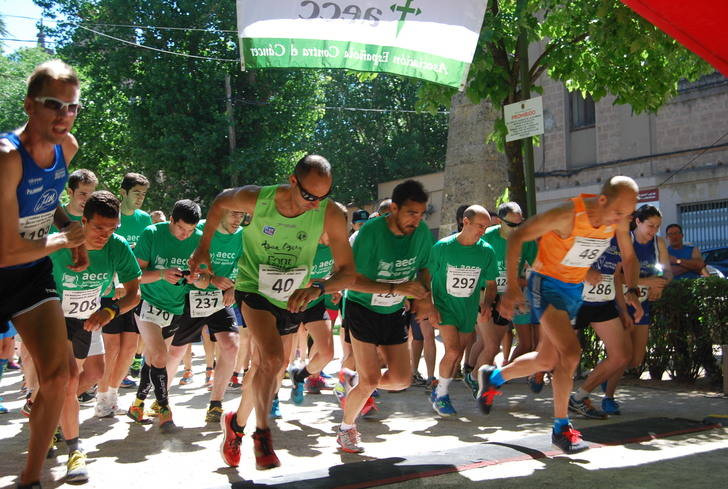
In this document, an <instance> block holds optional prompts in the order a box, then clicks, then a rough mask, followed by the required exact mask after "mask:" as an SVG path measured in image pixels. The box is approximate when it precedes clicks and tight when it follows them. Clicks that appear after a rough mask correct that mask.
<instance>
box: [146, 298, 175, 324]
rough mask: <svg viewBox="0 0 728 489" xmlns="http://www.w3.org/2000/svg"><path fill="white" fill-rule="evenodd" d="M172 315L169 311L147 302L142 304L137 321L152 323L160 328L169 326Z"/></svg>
mask: <svg viewBox="0 0 728 489" xmlns="http://www.w3.org/2000/svg"><path fill="white" fill-rule="evenodd" d="M173 317H174V314H172V313H171V312H169V311H165V310H163V309H160V308H158V307H157V306H154V305H152V304H150V303H148V302H147V301H143V302H142V313H141V314H140V315H139V319H141V320H142V321H147V322H150V323H154V324H156V325H157V326H161V327H162V328H164V327H166V326H169V325H170V324H171V323H172V318H173Z"/></svg>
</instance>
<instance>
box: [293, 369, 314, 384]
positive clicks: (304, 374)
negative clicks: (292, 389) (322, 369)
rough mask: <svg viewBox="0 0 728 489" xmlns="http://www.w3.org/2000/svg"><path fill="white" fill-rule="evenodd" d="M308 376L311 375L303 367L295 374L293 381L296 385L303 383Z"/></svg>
mask: <svg viewBox="0 0 728 489" xmlns="http://www.w3.org/2000/svg"><path fill="white" fill-rule="evenodd" d="M309 375H311V374H310V373H309V372H308V368H307V367H303V368H302V369H301V370H299V371H298V372H296V375H294V376H293V380H294V381H295V382H296V383H298V382H303V381H304V380H306V377H308V376H309Z"/></svg>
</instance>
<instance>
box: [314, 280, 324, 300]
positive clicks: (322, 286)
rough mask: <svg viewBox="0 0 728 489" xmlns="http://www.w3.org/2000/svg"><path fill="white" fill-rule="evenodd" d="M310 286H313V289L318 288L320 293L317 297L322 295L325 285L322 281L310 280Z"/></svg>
mask: <svg viewBox="0 0 728 489" xmlns="http://www.w3.org/2000/svg"><path fill="white" fill-rule="evenodd" d="M311 287H313V288H315V289H319V290H320V291H321V293H320V294H319V297H321V296H322V295H324V294H325V293H326V287H324V283H323V282H311Z"/></svg>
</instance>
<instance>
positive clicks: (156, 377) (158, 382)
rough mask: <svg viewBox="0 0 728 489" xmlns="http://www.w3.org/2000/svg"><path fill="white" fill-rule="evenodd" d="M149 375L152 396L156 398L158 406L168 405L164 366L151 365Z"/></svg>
mask: <svg viewBox="0 0 728 489" xmlns="http://www.w3.org/2000/svg"><path fill="white" fill-rule="evenodd" d="M150 377H151V378H152V384H153V385H154V397H156V398H157V404H159V406H160V407H167V406H168V405H169V400H168V393H167V369H166V368H164V367H155V366H154V365H152V366H151V372H150Z"/></svg>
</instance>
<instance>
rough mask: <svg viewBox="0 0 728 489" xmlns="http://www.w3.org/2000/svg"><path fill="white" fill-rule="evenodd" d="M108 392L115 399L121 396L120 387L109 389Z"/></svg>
mask: <svg viewBox="0 0 728 489" xmlns="http://www.w3.org/2000/svg"><path fill="white" fill-rule="evenodd" d="M108 392H109V394H111V395H113V396H114V397H117V396H118V395H119V388H118V387H109V390H108Z"/></svg>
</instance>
